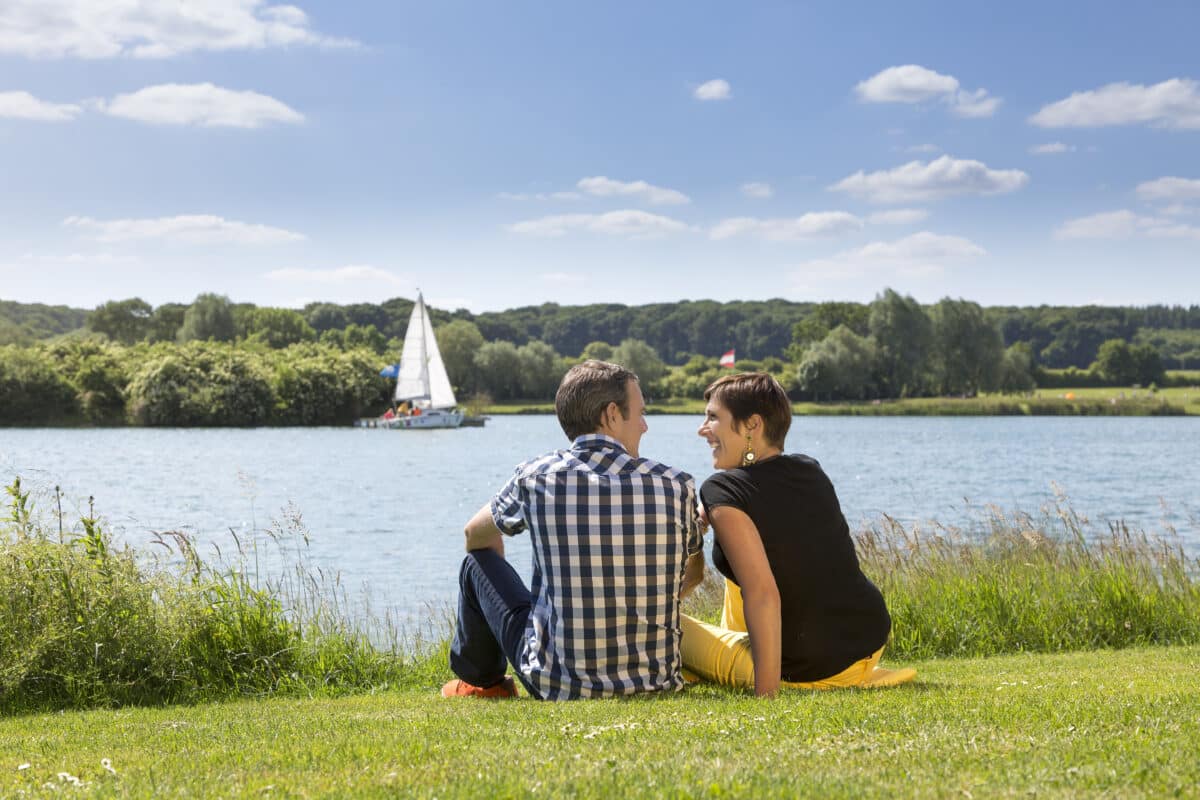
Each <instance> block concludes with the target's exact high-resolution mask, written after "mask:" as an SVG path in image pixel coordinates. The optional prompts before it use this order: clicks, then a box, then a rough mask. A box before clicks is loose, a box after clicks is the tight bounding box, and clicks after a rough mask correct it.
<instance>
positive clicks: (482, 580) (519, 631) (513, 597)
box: [450, 550, 538, 698]
mask: <svg viewBox="0 0 1200 800" xmlns="http://www.w3.org/2000/svg"><path fill="white" fill-rule="evenodd" d="M532 602H533V595H531V594H530V592H529V589H527V588H526V587H525V584H524V583H523V582H522V581H521V576H520V575H518V574H517V571H516V570H515V569H513V568H512V565H511V564H509V563H508V562H507V561H505V560H504V556H502V555H500V554H499V553H497V552H495V551H494V550H472V551H471V552H469V553H467V557H466V558H464V559H463V562H462V569H461V570H460V571H459V573H458V625H457V628H456V630H455V631H454V641H453V642H452V643H451V645H450V669H452V670H453V671H454V674H455V675H457V676H458V677H460V678H462V679H463V680H464V681H466V682H467V683H470V684H473V685H475V686H491V685H493V684H496V683H499V682H500V680H501V679H503V678H504V674H505V672H506V671H507V669H508V665H507V664H506V663H505V662H506V661H510V662H512V664H513V667H514V668H516V667H517V664H518V663H519V661H520V657H521V651H522V649H523V648H522V644H523V640H524V634H525V621H526V620H527V619H529V607H530V604H531V603H532ZM517 678H518V679H519V680H520V681H521V683H522V684H523V685H524V686H525V690H526V691H528V692H529V694H530V696H531V697H535V698H536V697H538V693H537V692H536V691H534V689H533V688H532V687H530V685H529V684H528V683H526V681H525V678H524V676H523V675H521V672H520V670H519V669H518V670H517Z"/></svg>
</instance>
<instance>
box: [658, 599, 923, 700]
mask: <svg viewBox="0 0 1200 800" xmlns="http://www.w3.org/2000/svg"><path fill="white" fill-rule="evenodd" d="M682 627H683V639H682V641H681V642H680V646H679V649H680V653H681V655H682V656H683V668H684V669H686V670H689V671H691V672H694V673H695V674H696V675H699V676H700V677H701V678H702V679H704V680H708V681H712V682H713V683H719V684H721V685H722V686H733V687H736V688H741V689H753V688H754V659H753V658H752V657H751V655H750V635H749V634H748V633H746V618H745V616H744V614H743V613H742V591H741V589H740V588H738V585H737V584H736V583H733V582H732V581H729V580H726V581H725V603H724V606H723V608H722V609H721V625H720V627H718V626H716V625H709V624H708V623H705V622H701V621H700V620H698V619H693V618H692V617H689V616H688V615H686V614H684V615H682ZM881 655H883V648H882V647H881V648H879V649H878V650H876V651H875V652H874V653H872V654H871V655H869V656H867V657H866V658H864V659H862V660H860V661H855V662H854V663H853V664H851V665H850V666H848V667H846V668H845V669H844V670H842V671H841V672H839V673H838V674H836V675H830V676H829V677H828V678H822V679H821V680H819V681H805V682H791V681H783V682H782V685H783V686H785V687H789V688H793V689H840V688H845V687H849V686H869V685H872V683H873V680H872V678H873V677H875V674H876V665H877V664H878V663H879V657H880V656H881ZM884 672H889V674H894V673H891V672H890V671H888V670H884ZM900 672H904V673H907V672H912V671H911V670H901V671H900ZM912 676H913V677H915V676H916V673H915V672H912ZM879 677H882V676H879ZM907 679H908V680H911V677H910V678H907ZM889 683H890V681H889Z"/></svg>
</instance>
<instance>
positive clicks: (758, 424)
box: [746, 414, 763, 433]
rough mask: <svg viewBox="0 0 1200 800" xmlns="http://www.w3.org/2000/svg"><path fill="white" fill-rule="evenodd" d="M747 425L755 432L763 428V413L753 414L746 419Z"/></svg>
mask: <svg viewBox="0 0 1200 800" xmlns="http://www.w3.org/2000/svg"><path fill="white" fill-rule="evenodd" d="M746 427H747V428H748V429H749V430H750V431H751V432H752V433H753V432H754V431H760V432H761V431H762V430H763V418H762V414H751V415H750V419H748V420H746Z"/></svg>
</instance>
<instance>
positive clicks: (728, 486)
mask: <svg viewBox="0 0 1200 800" xmlns="http://www.w3.org/2000/svg"><path fill="white" fill-rule="evenodd" d="M700 499H701V500H702V501H703V502H704V507H705V508H706V509H709V510H710V511H711V510H712V509H713V508H716V507H717V506H732V507H733V508H737V509H740V510H742V511H744V512H745V513H746V514H747V515H748V516H749V517H750V519H751V520H753V521H754V524H755V526H756V527H757V528H758V533H759V536H761V537H762V543H763V548H764V549H765V550H766V552H767V561H768V562H769V563H770V565H771V572H772V573H774V575H775V583H776V585H777V586H778V587H779V597H780V601H781V610H782V615H783V626H782V628H783V669H782V678H783V680H785V681H815V680H820V679H822V678H828V677H830V676H831V675H836V674H837V673H839V672H841V671H842V670H844V669H846V667H849V666H850V665H851V664H853V663H854V662H855V661H858V660H859V659H862V658H866V657H867V656H869V655H871V654H872V653H874V652H875V651H876V650H878V649H879V648H880V647H883V645H884V644H886V643H887V637H888V633H889V632H890V631H891V627H892V621H891V618H890V617H889V616H888V611H887V606H886V605H885V604H884V602H883V595H882V594H880V593H879V590H878V589H877V588H875V584H873V583H871V581H870V580H868V579H867V576H866V575H863V574H862V570H861V569H859V566H858V556H857V555H856V554H855V552H854V542H853V541H852V540H851V538H850V528H849V526H847V525H846V518H845V517H844V516H842V509H841V506H840V505H839V504H838V499H837V494H836V493H835V492H834V490H833V483H831V482H830V480H829V477H828V476H827V475H826V474H825V471H824V470H823V469H821V465H820V464H818V463H817V462H816V460H814V459H812V458H809V457H808V456H802V455H781V456H778V457H776V458H772V459H768V460H766V461H763V462H762V463H759V464H753V465H751V466H749V467H739V468H737V469H731V470H727V471H725V472H718V473H717V474H715V475H713V476H712V477H711V478H709V479H708V480H706V481H705V482H704V485H703V486H702V487H701V488H700ZM713 564H714V565H715V566H716V568H717V569H718V570H720V571H721V574H722V575H724V576H725V577H727V578H729V579H730V580H731V581H733V582H734V583H737V584H738V585H739V586H740V585H741V584H740V583H739V582H738V579H737V576H736V575H734V574H733V569H732V568H731V567H730V566H729V562H728V561H727V560H726V559H725V554H724V553H723V552H722V551H721V545H720V542H719V541H714V543H713Z"/></svg>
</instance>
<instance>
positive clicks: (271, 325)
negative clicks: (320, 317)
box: [246, 308, 317, 349]
mask: <svg viewBox="0 0 1200 800" xmlns="http://www.w3.org/2000/svg"><path fill="white" fill-rule="evenodd" d="M246 338H247V339H249V340H250V341H257V342H262V343H263V344H265V345H267V347H270V348H272V349H279V348H283V347H287V346H288V345H293V344H299V343H300V342H311V341H314V340H315V339H316V338H317V332H316V331H314V330H313V329H312V327H311V326H310V325H309V324H308V322H306V321H305V319H304V316H303V315H302V314H301V313H300V312H299V311H293V310H292V309H290V308H255V309H252V310H250V311H249V312H248V313H247V314H246Z"/></svg>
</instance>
